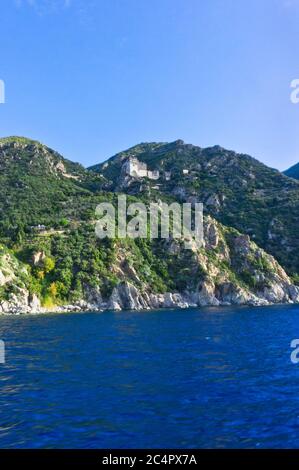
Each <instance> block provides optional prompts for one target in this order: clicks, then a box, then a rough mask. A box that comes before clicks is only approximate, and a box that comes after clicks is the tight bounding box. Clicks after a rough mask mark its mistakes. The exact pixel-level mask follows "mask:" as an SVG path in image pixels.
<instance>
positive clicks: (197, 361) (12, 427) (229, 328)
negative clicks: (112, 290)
mask: <svg viewBox="0 0 299 470" xmlns="http://www.w3.org/2000/svg"><path fill="white" fill-rule="evenodd" d="M297 337H299V307H298V306H275V307H259V308H252V307H251V308H250V307H241V308H235V307H234V308H230V307H227V308H209V309H208V308H207V309H190V310H167V311H154V312H121V313H113V312H106V313H97V314H96V313H87V314H57V315H39V316H18V317H14V316H10V317H4V316H2V317H0V338H1V339H2V340H4V341H5V344H6V363H5V364H2V365H1V364H0V380H1V382H0V383H1V391H0V416H1V418H0V420H1V421H0V447H1V448H140V447H141V448H161V447H162V448H163V447H171V448H180V447H181V448H269V447H270V448H282V447H287V448H299V364H298V365H294V364H292V362H291V361H290V354H291V348H290V342H291V340H292V339H294V338H297Z"/></svg>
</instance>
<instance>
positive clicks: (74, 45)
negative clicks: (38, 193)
mask: <svg viewBox="0 0 299 470" xmlns="http://www.w3.org/2000/svg"><path fill="white" fill-rule="evenodd" d="M0 18H1V27H0V50H1V60H0V79H2V80H4V81H5V85H6V103H5V104H0V135H1V136H8V135H23V136H27V137H31V138H34V139H37V140H40V141H42V142H44V143H46V144H47V145H49V146H50V147H52V148H54V149H56V150H58V151H60V152H61V153H62V154H63V155H64V156H65V157H67V158H70V159H72V160H75V161H80V162H81V163H83V164H84V165H91V164H95V163H97V162H99V161H103V160H104V159H105V158H107V157H109V156H111V155H113V154H114V153H116V152H117V151H120V150H123V149H126V148H128V147H130V146H132V145H135V144H137V143H139V142H144V141H172V140H176V139H183V140H185V141H186V142H188V143H193V144H196V145H199V146H202V147H206V146H210V145H215V144H218V145H221V146H223V147H227V148H230V149H234V150H236V151H240V152H244V153H249V154H251V155H253V156H255V157H257V158H259V159H260V160H262V161H263V162H265V163H267V164H268V165H270V166H273V167H276V168H279V169H285V168H287V167H288V166H290V165H292V164H294V163H295V162H297V161H299V132H298V131H299V104H297V105H294V104H292V103H291V101H290V92H291V89H290V82H291V80H293V79H294V78H299V57H298V38H299V0H250V1H249V0H1V8H0Z"/></svg>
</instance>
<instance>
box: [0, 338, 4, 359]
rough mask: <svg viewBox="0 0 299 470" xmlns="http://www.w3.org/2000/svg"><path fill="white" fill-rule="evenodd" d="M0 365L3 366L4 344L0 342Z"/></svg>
mask: <svg viewBox="0 0 299 470" xmlns="http://www.w3.org/2000/svg"><path fill="white" fill-rule="evenodd" d="M0 364H5V343H4V341H2V340H0Z"/></svg>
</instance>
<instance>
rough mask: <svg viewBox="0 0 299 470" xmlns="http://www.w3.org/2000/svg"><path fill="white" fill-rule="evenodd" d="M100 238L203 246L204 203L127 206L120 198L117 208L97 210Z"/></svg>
mask: <svg viewBox="0 0 299 470" xmlns="http://www.w3.org/2000/svg"><path fill="white" fill-rule="evenodd" d="M96 216H97V222H96V227H95V232H96V236H97V237H98V238H101V239H103V238H127V237H128V238H150V239H155V238H163V239H170V238H173V239H178V240H183V241H184V244H185V248H189V249H191V248H192V247H193V246H194V243H196V246H197V247H199V248H200V247H201V246H202V243H203V204H202V203H195V204H191V203H188V202H186V203H183V204H179V203H178V202H173V203H171V204H167V203H165V202H159V203H157V202H151V203H149V204H148V205H145V204H144V203H142V202H133V203H130V204H127V196H125V195H120V196H118V201H117V207H115V206H114V205H113V204H112V203H111V202H102V203H101V204H99V205H98V206H97V208H96Z"/></svg>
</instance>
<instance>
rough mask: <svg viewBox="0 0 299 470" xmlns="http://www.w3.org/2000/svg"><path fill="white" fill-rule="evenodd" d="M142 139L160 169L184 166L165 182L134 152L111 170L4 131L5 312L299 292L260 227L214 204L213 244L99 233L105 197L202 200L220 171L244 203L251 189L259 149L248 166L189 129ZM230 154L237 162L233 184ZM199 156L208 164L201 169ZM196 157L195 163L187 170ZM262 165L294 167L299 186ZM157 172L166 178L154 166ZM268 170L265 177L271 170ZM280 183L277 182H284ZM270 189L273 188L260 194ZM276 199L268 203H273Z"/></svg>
mask: <svg viewBox="0 0 299 470" xmlns="http://www.w3.org/2000/svg"><path fill="white" fill-rule="evenodd" d="M153 146H154V148H153ZM134 148H135V151H137V153H138V152H139V154H140V153H141V154H142V152H143V154H144V153H146V155H144V157H147V158H144V160H145V161H146V162H147V163H148V165H149V168H154V164H159V165H160V167H159V168H160V170H161V175H162V176H161V177H163V178H166V174H165V173H163V172H164V170H165V171H166V170H168V169H169V168H170V165H175V168H174V170H175V171H173V169H172V168H170V170H171V171H173V174H172V176H171V178H170V180H164V179H163V184H161V185H160V187H159V186H158V189H157V187H156V189H155V186H157V184H159V180H151V179H150V178H148V177H146V178H139V177H138V176H137V177H133V178H131V177H130V176H128V175H126V174H125V173H124V172H123V170H122V168H121V167H122V163H124V162H125V161H126V159H127V157H128V151H125V152H121V153H120V154H117V155H118V157H117V158H118V159H116V164H118V163H119V162H120V163H121V166H120V167H117V168H116V169H117V171H116V172H115V174H114V173H113V172H112V174H111V175H112V176H113V178H112V180H110V179H109V178H110V175H108V174H107V170H106V169H105V168H104V169H103V171H102V172H103V173H104V174H103V175H101V174H99V173H98V172H95V171H94V170H90V169H85V168H84V167H82V166H81V165H78V164H76V163H73V162H71V161H70V160H66V159H64V158H63V157H62V156H61V155H59V154H58V153H57V152H55V151H54V150H52V149H50V148H49V147H47V146H44V145H43V144H40V143H38V142H36V141H32V140H26V139H24V138H21V139H20V138H17V139H16V138H8V139H6V140H4V141H3V140H0V183H1V186H2V194H1V195H0V214H1V219H0V244H1V247H2V248H1V250H2V251H1V252H0V255H1V256H0V311H2V313H18V312H24V313H30V312H45V311H53V310H54V311H73V310H90V309H92V310H103V309H115V310H119V309H123V308H131V309H143V308H160V307H175V306H178V307H187V306H190V305H202V306H203V305H227V304H231V303H236V304H252V305H268V304H270V303H275V302H297V301H299V288H298V287H297V286H296V285H294V282H293V281H292V280H291V279H290V277H289V276H288V274H287V273H286V272H285V271H284V269H283V267H282V266H280V265H279V263H278V262H277V261H276V259H275V258H274V257H273V256H271V254H268V253H267V252H266V251H265V250H263V249H262V247H260V246H259V244H258V243H255V242H254V241H253V240H252V239H251V238H250V237H249V236H248V234H244V233H242V231H240V230H237V228H236V227H234V226H233V225H232V224H223V223H222V222H221V220H219V219H221V217H220V216H219V213H218V211H217V210H214V211H213V210H210V211H209V212H208V211H207V213H206V215H205V218H204V231H205V235H204V246H203V247H202V248H201V249H193V250H185V249H183V247H182V241H180V240H173V239H171V238H170V239H169V240H160V239H157V240H150V239H136V240H132V239H124V240H118V239H113V240H110V239H104V240H99V239H97V238H96V236H95V230H94V227H95V223H96V220H95V208H96V206H97V204H98V203H100V202H107V201H109V202H112V203H116V201H117V196H118V194H119V193H120V192H122V193H125V194H126V195H127V197H128V200H129V201H134V202H137V201H142V202H144V203H145V204H149V202H150V201H152V200H156V201H159V200H162V201H166V202H167V201H169V200H171V201H179V202H182V201H185V200H189V199H190V197H191V198H193V202H194V200H195V199H196V198H198V199H201V198H202V196H203V195H205V191H208V193H209V197H211V194H215V189H217V186H216V187H215V181H216V180H217V181H218V179H220V183H221V185H222V186H221V188H224V189H225V188H226V190H227V191H228V194H227V198H228V197H230V199H231V204H232V208H234V205H233V203H234V204H235V201H236V199H238V197H240V194H241V193H240V188H241V190H243V189H244V186H243V187H242V185H241V186H240V184H239V182H240V178H241V179H242V172H244V171H245V170H246V171H248V164H250V162H252V160H251V157H247V158H245V162H246V164H245V167H244V166H241V167H240V165H239V163H238V162H239V159H238V158H237V159H236V158H235V156H234V155H235V154H234V153H233V152H232V151H226V150H225V149H223V148H222V147H219V146H215V147H210V148H208V149H201V148H198V147H196V146H192V145H191V144H184V143H182V141H181V140H178V141H175V142H173V143H169V144H165V143H164V144H142V145H140V144H139V145H137V146H135V147H134ZM177 157H178V158H177ZM197 157H200V158H199V159H198V158H197ZM194 158H197V160H194ZM163 159H164V162H163V161H162V163H161V160H163ZM177 160H178V161H179V163H177ZM199 160H200V161H199ZM223 161H226V162H228V163H229V164H230V166H229V175H230V179H229V181H228V183H227V187H226V177H227V172H226V170H225V171H224V170H223V167H221V165H222V164H223ZM198 162H199V163H200V164H201V168H200V169H192V165H193V164H195V163H198ZM248 162H249V163H248ZM189 164H190V165H191V166H190V167H189V169H190V173H188V174H185V173H184V175H183V173H182V172H183V170H184V168H185V167H186V166H187V165H189ZM150 165H151V166H150ZM205 165H207V166H206V167H205ZM246 165H247V166H246ZM257 165H258V168H262V169H264V168H266V169H265V170H264V171H265V173H266V176H267V175H268V172H270V173H271V175H272V178H274V180H275V178H278V180H279V182H280V181H281V177H282V178H283V181H286V182H287V183H286V187H285V188H284V189H285V192H286V195H288V191H289V190H291V191H293V192H294V191H295V190H296V191H297V188H298V183H297V182H296V181H295V180H292V179H290V178H287V177H284V176H282V175H280V174H279V172H277V173H275V175H276V176H275V177H274V176H273V170H271V169H267V167H265V166H264V165H263V164H258V163H257ZM260 165H261V166H260ZM108 167H109V165H108ZM232 168H233V169H234V170H235V171H236V170H237V169H238V173H237V181H234V182H235V183H236V182H237V183H238V185H237V186H236V187H235V186H234V185H232V184H231V181H230V180H231V179H232V176H231V175H232V174H233V176H234V173H233V172H232V171H231V170H232ZM197 170H198V171H199V174H198V173H197ZM193 171H194V173H192V172H193ZM211 172H212V173H213V172H214V173H216V176H217V174H220V176H221V175H222V176H221V177H222V178H224V179H222V180H221V178H220V176H219V178H216V180H215V177H213V176H211ZM105 173H106V175H105ZM223 175H224V176H223ZM240 175H241V176H240ZM147 176H150V177H151V178H152V177H154V178H155V177H156V176H155V174H152V173H147ZM261 177H262V179H263V178H264V179H265V175H264V176H263V175H262V174H261ZM198 178H199V180H200V184H199V185H197V182H198V181H197V180H198ZM234 178H235V176H234ZM234 178H233V179H234ZM254 179H257V176H255V178H254ZM157 181H158V183H157ZM274 182H275V184H276V186H275V184H274ZM274 182H273V181H272V183H273V184H274V189H276V188H277V186H278V187H281V183H279V184H278V183H277V182H276V180H275V181H274ZM195 183H196V184H195ZM205 188H206V189H205ZM178 189H180V191H177V190H178ZM263 197H265V198H266V197H267V195H263V194H262V195H260V198H263ZM286 197H288V196H286ZM265 200H266V199H265ZM224 201H226V199H225V198H224ZM200 202H202V201H200ZM210 202H211V201H210ZM212 202H213V201H212ZM207 206H208V204H207ZM217 207H218V206H217V205H216V209H217ZM212 208H213V204H212ZM235 210H236V211H238V210H239V208H238V207H235ZM264 210H265V214H267V211H268V208H267V207H266V205H265V207H264ZM213 212H215V215H216V218H215V217H214V216H213ZM240 214H241V212H240ZM220 215H221V214H220ZM241 215H242V214H241ZM245 222H246V221H245ZM245 222H244V224H245ZM259 225H260V223H258V224H257V226H258V227H259ZM292 274H294V273H292ZM293 279H294V277H293Z"/></svg>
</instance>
